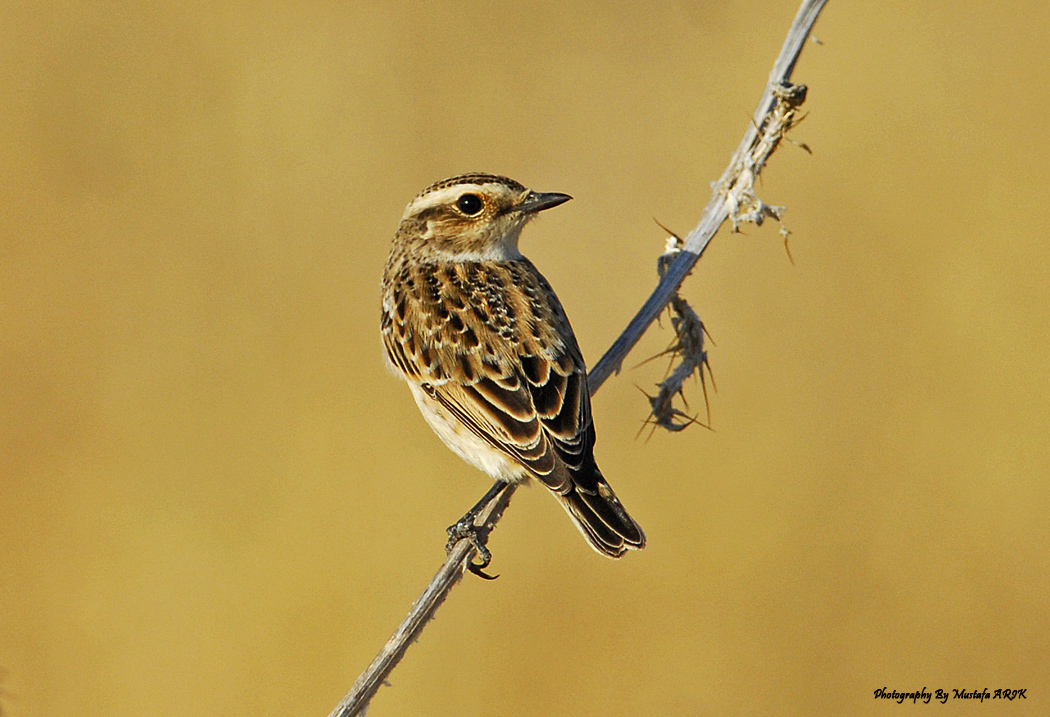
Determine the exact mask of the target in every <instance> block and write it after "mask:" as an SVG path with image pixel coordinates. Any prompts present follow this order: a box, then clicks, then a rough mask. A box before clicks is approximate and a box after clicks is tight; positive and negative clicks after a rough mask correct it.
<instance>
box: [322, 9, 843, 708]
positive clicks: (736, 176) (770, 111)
mask: <svg viewBox="0 0 1050 717" xmlns="http://www.w3.org/2000/svg"><path fill="white" fill-rule="evenodd" d="M826 2H827V0H803V2H802V6H801V8H799V11H798V14H797V15H796V16H795V21H794V22H793V23H792V25H791V30H790V31H789V32H788V36H787V40H786V41H785V42H784V47H783V49H781V51H780V56H779V57H778V58H777V61H776V64H775V65H774V66H773V71H772V72H771V73H770V79H769V83H768V84H767V86H766V89H765V92H764V93H763V94H762V100H761V101H760V102H759V104H758V109H757V110H755V114H754V118H753V121H752V122H751V123H750V124H749V126H748V130H747V132H746V133H745V135H744V139H743V141H741V143H740V146H739V147H738V148H737V150H736V152H735V153H734V154H733V158H732V160H731V161H730V163H729V166H728V167H727V168H726V170H725V172H723V173H722V177H721V179H719V181H718V182H716V183H715V184H714V185H713V188H714V193H713V196H712V197H711V200H710V201H709V202H708V204H707V207H706V208H705V209H704V214H703V217H702V218H701V219H700V223H699V224H697V226H696V228H695V229H693V230H692V231H691V232H689V234H688V235H687V236H686V238H685V244H684V247H683V248H682V251H681V252H679V254H678V256H677V258H676V259H675V260H674V262H673V263H672V264H671V265H670V267H668V270H667V273H666V274H665V275H664V277H663V279H661V281H660V283H659V284H658V285H657V287H656V289H655V290H654V291H653V293H652V295H651V296H650V297H649V299H648V300H647V301H646V302H645V304H644V305H643V306H642V308H641V309H640V310H639V311H638V313H637V314H636V315H635V317H634V318H633V319H632V320H631V323H630V324H628V325H627V328H626V329H624V331H623V333H622V334H620V336H619V338H617V339H616V341H615V342H614V343H613V345H612V347H611V348H610V349H609V350H608V351H606V352H605V355H604V356H602V358H601V360H599V361H598V363H597V364H595V366H594V367H593V368H592V369H591V371H590V372H589V373H588V375H587V383H588V386H589V387H590V393H591V395H592V396H593V395H594V394H595V393H597V391H598V389H599V388H601V386H602V384H604V383H605V381H606V379H608V378H609V376H611V375H612V374H613V373H618V372H619V370H620V365H621V364H622V363H623V360H624V358H626V356H627V354H628V353H629V352H630V350H631V349H632V348H633V347H634V345H635V344H636V343H638V340H639V339H640V338H641V337H642V334H644V333H645V331H646V329H648V328H649V325H650V324H651V323H652V322H653V321H654V320H655V319H656V317H657V316H659V314H660V312H661V311H663V309H664V307H665V306H666V305H667V302H668V301H670V299H671V297H672V296H673V295H674V294H675V292H676V291H677V290H678V287H679V286H680V285H681V283H682V282H683V281H684V280H685V277H686V276H688V274H689V271H690V270H691V269H692V267H693V265H694V264H696V262H697V260H698V259H699V258H700V256H701V255H702V254H703V253H704V250H705V249H706V248H707V245H708V244H709V243H710V241H711V239H712V238H713V237H714V235H715V232H717V231H718V228H719V227H720V226H722V223H723V222H725V220H726V219H728V218H730V217H732V218H733V224H734V228H736V226H737V224H738V222H740V221H754V222H756V223H761V221H762V219H763V218H764V217H767V216H768V217H772V218H776V219H779V214H780V211H779V208H778V207H770V206H768V205H765V204H763V203H762V202H761V201H759V200H758V199H757V198H756V197H755V195H754V192H753V185H754V180H755V178H756V177H757V176H758V174H759V172H761V170H762V167H763V166H765V163H766V160H767V159H768V158H769V156H770V155H771V154H772V153H773V151H774V150H775V149H776V147H777V145H778V144H779V142H780V140H781V139H782V138H783V135H784V132H786V131H787V130H788V129H789V128H790V127H791V125H792V123H793V122H795V121H797V120H796V118H795V111H796V110H797V108H798V105H800V104H801V103H802V100H803V99H805V88H804V87H797V86H793V85H790V84H789V83H788V82H787V81H788V79H789V78H790V77H791V73H792V72H793V71H794V69H795V63H796V62H798V57H799V55H800V54H801V52H802V48H803V46H804V45H805V41H806V38H807V37H808V36H809V32H810V30H811V29H812V28H813V24H814V23H815V22H816V21H817V16H818V15H819V14H820V11H821V10H822V9H823V7H824V5H825V3H826ZM741 210H743V211H741ZM513 493H514V490H513V486H511V488H510V489H509V490H506V491H504V492H503V493H501V494H500V495H499V496H498V497H497V498H496V499H494V500H493V502H492V503H490V504H489V505H487V506H485V508H484V510H482V511H481V513H479V515H478V518H477V520H476V521H475V524H477V525H481V526H484V528H485V529H486V530H487V531H490V530H492V528H493V527H494V526H495V525H496V522H497V521H498V520H499V518H500V517H501V516H502V514H503V511H504V510H505V509H506V507H507V505H508V503H509V502H510V498H511V496H512V495H513ZM476 552H477V550H476V548H475V547H474V545H473V544H472V543H471V542H470V541H469V540H467V539H463V540H460V541H459V542H458V543H457V544H456V545H455V546H453V548H452V550H451V551H450V552H449V553H448V556H447V557H446V559H445V562H444V564H443V565H442V566H441V569H440V570H438V572H437V574H436V575H435V576H434V578H433V579H432V580H431V581H430V584H429V585H427V588H426V590H424V591H423V594H422V595H421V596H420V597H419V599H418V600H416V602H415V603H414V604H413V605H412V609H411V610H410V611H409V614H408V617H406V618H405V620H404V622H402V623H401V626H400V627H399V628H398V629H397V632H395V633H394V635H393V637H391V638H390V640H388V641H387V644H386V645H384V646H383V649H382V651H381V652H380V653H379V655H378V656H377V657H376V658H375V659H374V660H373V661H372V664H371V665H369V667H368V669H367V670H365V672H364V673H362V675H361V676H360V677H358V678H357V681H356V682H355V683H354V686H353V687H352V688H351V689H350V692H349V693H347V695H346V697H344V698H343V700H342V702H340V703H339V706H338V707H336V708H335V710H333V711H332V713H331V714H330V715H329V717H353V716H354V715H360V714H363V712H364V710H365V709H366V708H367V706H368V703H369V701H370V700H371V699H372V697H373V695H375V693H376V691H377V690H378V689H379V686H380V685H381V684H383V682H384V681H385V680H386V678H387V675H389V674H390V671H391V670H393V669H394V667H395V666H396V665H397V663H398V662H399V661H400V660H401V657H402V656H403V655H404V654H405V650H407V649H408V646H409V645H410V644H412V642H413V641H415V640H416V638H418V637H419V634H420V632H421V631H422V630H423V628H424V627H425V626H426V625H427V623H428V622H429V621H430V619H431V618H432V617H433V616H434V613H435V611H436V610H437V608H438V607H439V606H440V605H441V603H443V602H444V601H445V598H446V597H448V594H449V592H450V591H451V590H452V587H453V586H454V585H455V584H456V583H457V582H459V579H460V578H461V577H463V571H464V570H465V568H466V565H467V562H468V561H470V560H473V558H474V555H475V554H476Z"/></svg>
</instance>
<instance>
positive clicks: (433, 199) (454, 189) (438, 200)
mask: <svg viewBox="0 0 1050 717" xmlns="http://www.w3.org/2000/svg"><path fill="white" fill-rule="evenodd" d="M481 186H482V185H480V184H454V185H452V186H451V187H445V188H444V189H438V190H436V191H433V192H430V193H429V194H424V195H423V196H422V197H416V198H415V199H413V200H412V202H411V203H410V204H409V205H408V207H407V208H406V209H405V216H406V217H407V216H411V215H413V214H418V213H419V212H421V211H422V210H424V209H429V208H430V207H436V206H438V205H439V204H447V203H449V202H451V201H452V200H453V199H458V198H459V197H460V195H462V194H467V193H470V192H474V193H477V194H480V193H481V192H482V189H481Z"/></svg>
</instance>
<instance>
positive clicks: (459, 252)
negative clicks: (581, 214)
mask: <svg viewBox="0 0 1050 717" xmlns="http://www.w3.org/2000/svg"><path fill="white" fill-rule="evenodd" d="M570 199H572V197H570V196H569V195H568V194H559V193H557V192H550V193H540V192H533V191H531V190H529V189H526V188H525V187H523V186H522V185H521V184H518V183H517V182H515V181H514V180H513V179H508V178H506V177H499V176H496V175H493V174H463V175H460V176H458V177H452V178H450V179H446V180H443V181H441V182H437V183H436V184H432V185H431V186H429V187H427V188H426V189H424V190H423V191H422V192H421V193H420V194H419V196H417V197H416V198H415V199H413V200H412V201H411V202H410V203H409V205H408V206H407V207H406V208H405V214H404V216H403V217H402V218H401V226H400V227H398V232H397V237H396V239H395V242H402V243H404V244H405V245H406V248H408V247H409V246H410V247H411V248H412V250H414V251H415V252H419V254H421V255H422V256H434V257H435V258H441V259H443V260H445V261H509V260H512V259H518V258H520V257H521V253H520V252H519V251H518V236H519V234H520V233H521V228H522V227H523V226H525V224H526V222H528V221H529V220H530V219H532V218H533V217H534V216H536V214H537V213H538V212H541V211H543V210H544V209H550V208H551V207H556V206H558V205H559V204H563V203H564V202H567V201H569V200H570Z"/></svg>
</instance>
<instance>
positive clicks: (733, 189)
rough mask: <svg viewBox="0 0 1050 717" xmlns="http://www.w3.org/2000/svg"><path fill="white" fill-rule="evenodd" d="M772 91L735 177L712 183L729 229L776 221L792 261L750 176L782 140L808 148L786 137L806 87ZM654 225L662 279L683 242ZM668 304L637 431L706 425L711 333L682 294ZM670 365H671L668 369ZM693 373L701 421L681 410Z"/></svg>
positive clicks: (779, 214) (775, 211) (779, 217)
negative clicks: (661, 240) (662, 238)
mask: <svg viewBox="0 0 1050 717" xmlns="http://www.w3.org/2000/svg"><path fill="white" fill-rule="evenodd" d="M773 96H774V97H776V99H777V103H776V106H775V107H774V108H773V110H772V111H771V112H770V113H769V114H768V115H766V118H765V121H764V122H763V123H762V124H763V127H756V129H757V130H758V131H759V137H760V138H759V140H758V142H757V143H756V144H755V145H754V146H753V147H752V150H751V151H750V152H748V153H746V155H745V156H744V157H743V158H740V159H739V160H738V161H739V162H740V163H741V166H740V167H739V171H738V172H737V173H736V174H735V175H734V176H735V177H736V180H735V181H734V182H732V186H718V184H719V183H718V182H716V183H714V185H713V188H714V189H715V190H717V191H718V192H719V193H720V194H721V195H722V196H723V197H725V202H726V204H727V205H728V209H729V220H730V221H731V222H732V225H733V231H734V232H740V226H741V225H742V224H744V223H748V222H750V223H752V224H755V225H756V226H762V222H763V221H765V219H766V218H767V217H769V218H772V219H775V220H776V221H777V222H779V224H780V235H781V236H782V237H784V250H785V251H786V252H787V255H788V259H789V260H790V261H791V263H792V264H794V263H795V260H794V259H793V258H792V257H791V248H790V247H789V246H788V238H789V237H790V236H791V232H790V231H788V229H787V227H786V226H785V225H784V221H783V213H784V207H778V206H773V205H770V204H766V203H765V202H763V201H762V200H761V199H759V198H758V195H756V194H755V189H754V181H755V177H757V176H759V173H760V172H761V171H762V168H763V166H764V165H765V162H766V159H767V158H768V157H769V155H770V154H772V152H773V150H775V149H776V147H777V145H778V144H779V143H780V141H781V140H785V141H787V142H789V143H790V144H793V145H795V146H797V147H800V148H801V149H803V150H805V151H806V152H808V153H810V154H812V153H813V151H812V150H811V149H810V148H809V146H807V145H806V144H804V143H802V142H796V141H795V140H793V139H791V138H789V137H787V133H788V131H790V130H791V128H792V127H795V126H796V125H798V123H799V122H801V121H802V120H803V119H805V115H802V116H799V114H798V113H799V109H800V107H801V106H802V103H803V102H805V100H806V86H805V85H793V84H791V83H789V82H782V83H780V84H778V85H775V86H774V87H773ZM657 224H658V225H659V226H660V228H661V229H663V230H664V231H666V232H667V233H668V234H670V235H671V236H670V237H668V239H667V245H666V247H665V249H664V252H663V254H661V255H660V258H659V259H658V260H657V273H658V274H659V275H660V278H661V279H662V278H663V276H664V274H665V273H666V272H667V268H668V267H669V266H670V265H671V262H672V261H673V260H674V258H675V256H676V255H677V254H678V253H679V252H681V251H682V248H683V246H684V241H683V239H682V237H680V236H679V235H678V234H675V233H674V232H673V231H671V230H670V229H668V228H667V227H665V226H664V225H663V224H660V222H657ZM667 309H668V311H669V312H670V314H671V328H672V329H673V330H674V333H675V339H674V341H672V342H671V345H670V346H668V347H667V349H665V350H664V351H662V352H660V353H659V354H657V355H656V356H653V357H651V358H649V359H647V360H646V361H643V362H642V363H647V362H648V361H651V360H653V359H655V358H659V357H660V356H666V355H668V354H670V355H671V361H670V363H669V364H668V368H667V374H666V375H665V377H664V380H663V381H662V382H660V383H659V384H657V389H658V391H657V393H656V395H655V396H650V395H649V394H648V393H645V391H642V393H643V394H645V397H646V398H647V399H649V406H650V413H649V416H648V418H646V420H645V423H643V424H642V428H641V429H640V430H639V431H638V435H641V433H642V431H644V430H645V427H646V426H650V425H651V426H652V430H651V431H650V433H649V435H650V436H651V435H652V432H653V431H655V430H656V428H657V427H660V428H664V429H666V430H668V431H672V432H678V431H681V430H684V429H685V428H688V427H689V426H691V425H693V424H694V423H695V424H697V425H701V426H703V427H705V428H707V429H709V430H711V425H710V424H711V405H710V402H709V401H708V395H707V381H706V377H705V374H704V371H705V370H706V372H707V374H706V375H707V377H710V378H711V384H712V386H714V375H713V374H712V373H711V364H710V363H709V362H708V360H707V350H706V348H705V342H704V337H705V336H706V337H707V338H708V339H710V334H708V333H707V330H706V329H705V328H704V322H703V321H701V320H700V317H699V316H698V315H697V313H696V312H695V311H694V310H693V308H692V307H691V306H690V305H689V303H688V302H687V301H686V300H685V299H683V298H682V295H681V293H680V292H678V291H676V292H675V293H674V295H673V296H672V297H671V299H670V300H669V301H668V304H667ZM676 360H679V363H678V365H677V366H675V365H674V364H675V361H676ZM672 366H673V367H674V368H673V369H672ZM693 375H696V376H697V378H698V379H699V381H700V386H701V388H702V390H703V394H704V405H705V408H706V413H707V422H706V423H701V422H700V421H699V420H698V418H699V415H700V414H696V415H694V416H690V415H689V414H688V413H686V411H688V410H689V403H688V402H687V401H686V398H685V389H684V384H685V382H686V380H688V379H689V378H690V377H691V376H693ZM639 390H641V389H639ZM676 396H677V397H679V398H681V400H682V405H683V406H684V407H685V409H686V410H685V411H683V410H681V409H679V408H677V407H676V406H675V405H674V401H675V397H676Z"/></svg>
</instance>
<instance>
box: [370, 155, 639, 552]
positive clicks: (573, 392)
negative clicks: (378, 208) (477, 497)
mask: <svg viewBox="0 0 1050 717" xmlns="http://www.w3.org/2000/svg"><path fill="white" fill-rule="evenodd" d="M569 199H571V197H570V196H569V195H567V194H558V193H539V192H533V191H530V190H528V189H526V188H525V187H523V186H522V185H521V184H518V183H517V182H515V181H514V180H511V179H507V178H506V177H499V176H495V175H491V174H464V175H461V176H458V177H452V178H451V179H446V180H444V181H441V182H438V183H436V184H433V185H431V186H429V187H427V188H426V189H424V190H423V191H422V192H421V193H420V194H419V196H417V197H416V198H415V199H413V200H412V201H411V202H410V203H409V205H408V207H407V208H406V209H405V213H404V215H403V216H402V218H401V224H400V226H399V227H398V229H397V234H396V235H395V236H394V242H393V246H392V247H391V250H390V256H389V258H388V259H387V263H386V268H385V270H384V272H383V308H382V321H381V323H382V333H383V346H384V347H385V350H386V357H387V359H388V360H389V362H390V364H391V365H392V366H393V368H394V370H395V371H396V372H397V373H398V374H400V375H401V376H402V377H403V378H404V379H405V380H406V381H407V382H408V386H409V388H410V389H411V391H412V395H413V397H414V398H415V400H416V404H417V405H418V406H419V410H420V411H421V412H422V413H423V417H424V418H425V419H426V421H427V423H429V424H430V427H431V428H432V429H434V432H435V433H437V435H438V436H439V437H440V438H441V440H442V441H444V442H445V444H446V445H447V446H448V447H449V448H451V449H452V451H453V452H455V453H456V454H457V455H458V456H459V457H460V458H462V459H463V460H465V461H466V462H467V463H470V464H471V465H474V466H476V467H477V468H480V469H481V470H482V471H484V472H485V473H487V474H489V475H490V476H492V477H493V478H495V479H496V480H497V481H502V482H504V483H516V482H521V481H525V480H528V479H529V478H537V479H538V480H539V481H540V482H541V483H543V484H544V485H545V486H547V487H548V488H549V489H550V490H551V492H552V493H553V494H554V496H555V497H556V498H557V499H558V501H559V502H560V503H561V505H562V507H563V508H565V510H566V511H567V512H568V513H569V515H570V516H571V517H572V520H573V522H574V523H575V524H576V527H577V528H579V530H580V532H581V533H582V534H583V536H584V537H585V538H586V539H587V542H588V543H589V544H590V545H591V547H593V548H594V549H595V550H596V551H598V552H599V553H601V554H603V555H607V556H609V557H611V558H618V557H620V556H621V555H623V554H624V552H626V551H627V550H629V549H640V548H643V547H645V535H644V533H642V529H641V528H640V527H639V526H638V524H637V523H636V522H634V520H633V519H632V518H631V517H630V516H629V515H628V514H627V511H625V510H624V508H623V506H622V505H621V504H620V501H619V499H618V498H617V497H616V494H615V493H613V490H612V488H611V487H610V486H609V484H608V483H607V482H606V480H605V477H604V476H602V473H601V471H600V470H598V465H597V464H596V463H595V461H594V424H593V422H592V420H591V401H590V394H589V392H588V390H587V367H586V365H585V364H584V361H583V355H582V354H581V352H580V347H579V346H578V345H577V343H576V336H575V334H573V331H572V327H571V326H570V325H569V319H568V317H566V315H565V311H564V309H562V306H561V302H559V301H558V297H557V296H556V295H555V294H554V290H553V289H551V287H550V284H548V283H547V280H546V279H544V278H543V275H542V274H540V272H539V271H538V270H537V269H536V267H535V266H533V264H532V262H530V261H529V260H528V259H526V258H525V257H524V256H522V254H521V252H520V251H519V250H518V237H519V235H520V234H521V230H522V227H524V226H525V224H527V223H528V222H529V221H530V220H531V219H532V218H533V217H535V216H536V214H537V213H538V212H541V211H543V210H545V209H550V208H551V207H556V206H558V205H559V204H562V203H564V202H567V201H568V200H569ZM497 485H498V484H497ZM486 562H487V561H486Z"/></svg>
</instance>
